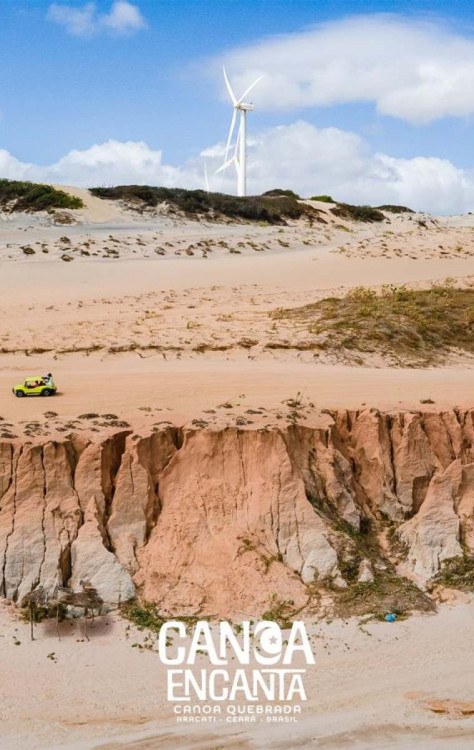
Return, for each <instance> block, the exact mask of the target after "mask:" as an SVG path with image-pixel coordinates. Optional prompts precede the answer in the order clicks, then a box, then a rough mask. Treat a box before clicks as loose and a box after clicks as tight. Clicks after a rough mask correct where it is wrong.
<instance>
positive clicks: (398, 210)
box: [376, 203, 415, 214]
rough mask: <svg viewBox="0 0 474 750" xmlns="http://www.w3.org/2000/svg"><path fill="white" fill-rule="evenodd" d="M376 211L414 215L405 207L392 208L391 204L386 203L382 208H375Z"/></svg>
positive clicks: (410, 209) (411, 210)
mask: <svg viewBox="0 0 474 750" xmlns="http://www.w3.org/2000/svg"><path fill="white" fill-rule="evenodd" d="M376 210H378V211H387V212H388V213H390V214H414V213H415V212H414V211H413V209H412V208H408V207H407V206H394V205H392V204H391V203H387V204H385V205H383V206H376Z"/></svg>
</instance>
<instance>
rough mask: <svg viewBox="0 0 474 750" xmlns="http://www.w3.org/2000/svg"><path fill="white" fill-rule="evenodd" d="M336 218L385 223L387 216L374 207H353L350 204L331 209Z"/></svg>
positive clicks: (342, 204)
mask: <svg viewBox="0 0 474 750" xmlns="http://www.w3.org/2000/svg"><path fill="white" fill-rule="evenodd" d="M330 211H331V213H333V214H334V216H338V217H339V218H341V219H352V220H353V221H367V222H374V221H384V220H385V216H384V215H383V213H382V212H381V211H379V210H378V209H377V208H372V206H353V205H351V204H350V203H338V204H337V206H336V207H335V208H331V209H330Z"/></svg>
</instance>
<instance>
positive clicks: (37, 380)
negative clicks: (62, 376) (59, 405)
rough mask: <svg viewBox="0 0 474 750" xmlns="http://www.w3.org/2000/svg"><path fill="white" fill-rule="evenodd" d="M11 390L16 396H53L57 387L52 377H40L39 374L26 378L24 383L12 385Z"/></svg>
mask: <svg viewBox="0 0 474 750" xmlns="http://www.w3.org/2000/svg"><path fill="white" fill-rule="evenodd" d="M12 391H13V393H14V395H15V396H17V397H18V398H23V397H24V396H54V394H55V393H56V391H57V388H56V386H55V384H54V382H53V379H52V377H47V378H45V377H42V376H41V375H38V376H34V377H31V378H26V380H25V382H24V383H21V384H20V385H14V386H13V388H12Z"/></svg>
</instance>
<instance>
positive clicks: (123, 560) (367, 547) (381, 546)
mask: <svg viewBox="0 0 474 750" xmlns="http://www.w3.org/2000/svg"><path fill="white" fill-rule="evenodd" d="M320 424H321V426H320V427H318V428H316V427H311V428H310V427H306V426H302V425H297V424H289V425H287V426H286V427H285V428H283V429H280V428H276V427H275V428H274V429H270V428H267V429H255V430H249V429H245V430H238V429H235V428H229V429H225V430H221V431H213V430H205V429H197V430H196V429H186V428H185V429H178V428H174V427H166V428H164V429H161V430H160V431H157V432H153V433H152V434H150V435H147V436H139V435H135V434H133V433H131V432H128V431H127V432H124V431H122V432H118V433H116V434H114V435H112V436H108V437H107V438H104V439H102V440H100V439H94V440H87V439H85V438H84V437H78V436H74V435H71V436H69V437H68V438H65V439H64V440H62V441H60V442H59V441H56V442H52V441H50V442H45V443H43V444H38V443H28V444H20V443H16V442H7V441H5V442H2V443H0V594H1V595H3V596H5V597H7V598H9V599H13V600H15V601H21V600H22V599H23V597H24V596H25V595H26V594H27V593H29V592H30V591H31V590H32V589H34V588H35V587H36V586H38V585H42V586H44V587H45V588H46V589H49V590H52V589H54V587H55V586H56V585H57V584H60V585H69V586H72V587H75V586H77V585H79V582H80V581H81V580H88V581H90V582H91V583H92V584H93V585H94V586H95V587H96V588H97V589H98V592H99V594H100V595H101V596H102V598H103V599H104V600H105V601H106V602H110V603H112V604H113V603H117V602H123V601H125V600H127V599H130V598H132V597H134V596H135V595H136V594H139V595H140V596H142V597H143V598H145V599H147V600H150V601H154V602H156V603H157V604H158V606H159V608H160V610H161V611H162V612H163V613H165V614H178V613H179V614H184V613H201V614H206V615H214V616H222V617H230V616H233V615H241V614H248V615H258V614H259V613H261V612H262V611H264V610H265V609H268V606H269V601H271V600H273V601H275V600H276V599H277V600H280V601H291V602H292V603H293V606H294V608H295V609H298V608H304V607H307V606H309V604H310V602H311V601H313V603H314V597H313V594H314V591H315V590H316V589H317V588H318V587H320V588H321V589H324V588H325V589H326V590H331V591H337V590H343V589H344V588H345V587H347V586H351V585H352V584H353V583H354V582H357V581H358V580H359V581H360V582H364V581H365V582H370V581H371V580H372V578H373V576H374V575H375V576H377V575H378V574H379V573H378V571H386V570H390V571H393V572H396V573H397V574H398V575H400V576H404V577H407V578H410V579H412V580H413V581H415V582H416V583H417V585H418V586H420V587H421V588H423V587H424V586H425V585H426V583H427V582H428V581H429V580H430V579H431V578H432V577H433V576H434V575H435V574H436V573H437V571H438V570H439V568H440V565H441V563H442V561H443V560H445V559H448V558H451V557H455V556H458V555H462V554H463V553H466V552H467V553H472V552H474V411H472V410H471V411H467V412H458V411H449V412H445V413H439V414H436V413H424V414H423V413H412V412H410V413H399V414H381V413H379V412H377V411H375V410H367V411H362V412H347V411H340V412H334V413H331V414H329V413H326V414H324V415H321V417H320Z"/></svg>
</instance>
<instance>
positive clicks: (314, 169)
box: [0, 121, 474, 214]
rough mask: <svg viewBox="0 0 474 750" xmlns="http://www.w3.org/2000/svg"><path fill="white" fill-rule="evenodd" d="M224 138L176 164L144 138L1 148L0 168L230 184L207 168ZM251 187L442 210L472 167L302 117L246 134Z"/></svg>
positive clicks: (468, 205)
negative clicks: (66, 147)
mask: <svg viewBox="0 0 474 750" xmlns="http://www.w3.org/2000/svg"><path fill="white" fill-rule="evenodd" d="M224 150H225V145H224V144H223V143H219V144H216V145H214V146H211V147H209V148H207V149H205V150H204V151H203V152H202V153H201V154H200V155H199V156H197V157H195V158H194V159H191V160H189V161H187V162H185V163H184V164H182V165H178V166H173V165H171V164H167V163H165V162H164V161H163V155H162V152H161V151H159V150H153V149H151V148H150V147H149V146H148V145H147V144H146V143H141V142H138V143H137V142H134V141H129V142H126V143H121V142H119V141H114V140H110V141H107V142H106V143H101V144H97V145H94V146H91V148H88V149H84V150H74V151H70V152H69V153H68V154H66V155H65V156H63V157H62V158H61V159H59V161H57V162H56V163H54V164H51V165H49V166H44V167H43V166H38V165H35V164H31V163H24V162H20V161H19V160H17V159H15V158H14V157H13V156H12V155H11V154H10V153H9V152H8V151H5V150H0V175H1V176H2V177H8V178H10V179H29V180H33V181H45V182H52V183H59V184H64V185H68V184H69V185H79V186H85V187H90V186H93V185H119V184H132V183H135V184H137V183H138V184H151V185H165V186H169V187H186V188H204V184H205V181H204V161H206V163H207V170H208V174H209V178H210V187H211V190H220V191H224V192H235V187H236V179H235V171H234V169H233V168H232V167H230V168H229V169H228V170H227V172H226V174H225V175H224V176H222V175H217V176H213V173H214V171H215V170H216V169H217V167H219V166H220V165H221V164H222V160H223V157H224ZM248 150H249V154H248V180H249V191H252V192H253V193H261V192H263V191H265V190H269V189H270V188H275V187H280V188H292V189H293V190H296V191H297V192H298V193H300V195H303V196H311V195H315V194H321V193H329V194H331V195H333V196H334V197H335V198H336V199H338V200H343V201H348V202H351V203H359V204H361V203H370V204H372V205H379V204H382V203H397V204H404V205H408V206H411V207H412V208H415V209H419V210H425V211H431V212H432V213H439V214H448V213H461V212H465V211H470V210H472V209H473V208H474V173H473V172H470V171H467V170H463V169H458V168H457V167H455V166H454V165H453V164H452V163H451V162H450V161H448V160H446V159H439V158H437V157H416V158H413V159H397V158H393V157H391V156H389V155H387V154H382V153H371V152H370V151H369V148H368V146H367V144H366V143H365V141H363V140H362V139H361V138H360V137H359V136H358V135H356V134H355V133H351V132H348V131H344V130H339V129H338V128H321V129H318V128H315V127H314V126H313V125H311V124H309V123H307V122H304V121H300V122H295V123H293V124H292V125H288V126H280V127H276V128H271V129H269V130H266V131H263V132H261V133H258V134H256V135H255V136H254V137H253V138H252V139H251V140H250V142H249V149H248Z"/></svg>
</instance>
